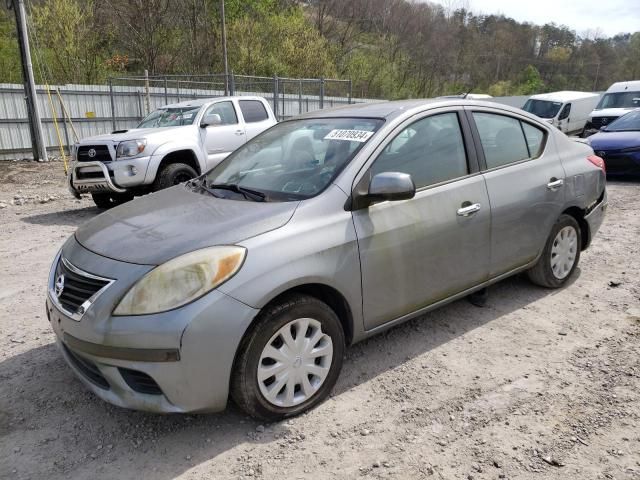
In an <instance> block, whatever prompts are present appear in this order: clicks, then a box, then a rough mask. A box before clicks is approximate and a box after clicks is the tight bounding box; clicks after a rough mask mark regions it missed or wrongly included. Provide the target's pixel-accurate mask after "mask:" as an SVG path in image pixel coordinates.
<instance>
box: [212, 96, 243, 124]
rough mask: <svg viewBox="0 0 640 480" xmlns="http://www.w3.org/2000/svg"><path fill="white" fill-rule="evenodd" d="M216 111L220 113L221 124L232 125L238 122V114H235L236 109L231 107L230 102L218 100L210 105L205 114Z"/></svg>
mask: <svg viewBox="0 0 640 480" xmlns="http://www.w3.org/2000/svg"><path fill="white" fill-rule="evenodd" d="M214 113H217V114H218V115H220V119H221V120H222V125H234V124H236V123H238V116H237V115H236V109H235V108H233V103H231V102H218V103H214V104H213V105H211V106H210V107H209V108H208V109H207V111H206V112H205V114H204V115H205V116H207V115H211V114H214Z"/></svg>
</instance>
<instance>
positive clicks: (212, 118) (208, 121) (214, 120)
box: [200, 113, 222, 128]
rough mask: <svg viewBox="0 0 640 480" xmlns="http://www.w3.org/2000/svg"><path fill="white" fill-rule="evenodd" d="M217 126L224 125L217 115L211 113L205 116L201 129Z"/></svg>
mask: <svg viewBox="0 0 640 480" xmlns="http://www.w3.org/2000/svg"><path fill="white" fill-rule="evenodd" d="M215 125H222V118H220V115H218V114H217V113H210V114H209V115H205V116H204V118H203V119H202V121H201V122H200V128H206V127H210V126H215Z"/></svg>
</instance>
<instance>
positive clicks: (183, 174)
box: [153, 163, 198, 191]
mask: <svg viewBox="0 0 640 480" xmlns="http://www.w3.org/2000/svg"><path fill="white" fill-rule="evenodd" d="M197 176H198V174H197V173H196V171H195V170H194V169H193V168H192V167H190V166H189V165H187V164H186V163H170V164H169V165H167V166H165V167H164V168H163V169H162V170H161V171H160V172H159V173H158V176H157V177H156V181H155V182H154V183H153V190H154V191H157V190H162V189H164V188H169V187H173V186H174V185H178V184H180V183H183V182H186V181H187V180H191V179H192V178H196V177H197Z"/></svg>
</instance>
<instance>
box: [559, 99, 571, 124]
mask: <svg viewBox="0 0 640 480" xmlns="http://www.w3.org/2000/svg"><path fill="white" fill-rule="evenodd" d="M570 113H571V104H570V103H567V104H566V105H565V106H564V108H563V109H562V112H560V116H559V117H558V120H564V119H565V118H568V117H569V114H570Z"/></svg>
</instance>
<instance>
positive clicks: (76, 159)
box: [69, 97, 276, 208]
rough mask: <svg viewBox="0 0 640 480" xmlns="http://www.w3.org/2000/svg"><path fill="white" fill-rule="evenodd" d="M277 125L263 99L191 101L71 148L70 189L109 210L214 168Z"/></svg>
mask: <svg viewBox="0 0 640 480" xmlns="http://www.w3.org/2000/svg"><path fill="white" fill-rule="evenodd" d="M275 123H276V118H275V116H274V114H273V111H272V110H271V107H270V106H269V104H268V103H267V101H266V100H265V99H264V98H262V97H220V98H208V99H203V100H192V101H186V102H181V103H175V104H172V105H166V106H164V107H161V108H159V109H158V110H155V111H154V112H151V114H149V115H148V116H147V117H146V118H145V119H144V120H142V122H141V123H140V125H138V127H137V128H134V129H131V130H118V131H115V132H112V133H111V134H108V135H98V136H95V137H89V138H85V139H83V140H82V141H80V142H79V143H77V144H76V145H74V148H73V152H72V156H73V163H72V165H71V169H70V173H69V188H70V190H71V192H72V193H73V194H74V195H75V196H77V197H79V196H80V194H83V193H89V194H91V196H92V198H93V201H94V202H95V204H96V205H97V206H98V207H100V208H109V207H112V206H115V205H118V204H120V203H123V202H126V201H128V200H131V199H132V198H133V197H134V195H140V194H144V193H148V192H152V191H155V190H160V189H163V188H167V187H170V186H172V185H176V184H178V183H182V182H185V181H187V180H189V179H191V178H194V177H196V176H198V175H200V174H201V173H203V172H206V171H207V170H209V169H211V168H213V167H214V166H216V165H217V164H218V163H220V162H221V161H222V160H223V159H224V158H225V157H226V156H227V155H229V154H230V153H231V152H233V151H234V150H235V149H237V148H238V147H240V146H241V145H242V144H243V143H245V142H246V141H247V140H249V139H251V138H253V137H255V136H256V135H258V134H259V133H261V132H262V131H264V130H266V129H267V128H269V127H271V126H272V125H274V124H275Z"/></svg>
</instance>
